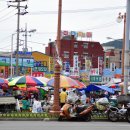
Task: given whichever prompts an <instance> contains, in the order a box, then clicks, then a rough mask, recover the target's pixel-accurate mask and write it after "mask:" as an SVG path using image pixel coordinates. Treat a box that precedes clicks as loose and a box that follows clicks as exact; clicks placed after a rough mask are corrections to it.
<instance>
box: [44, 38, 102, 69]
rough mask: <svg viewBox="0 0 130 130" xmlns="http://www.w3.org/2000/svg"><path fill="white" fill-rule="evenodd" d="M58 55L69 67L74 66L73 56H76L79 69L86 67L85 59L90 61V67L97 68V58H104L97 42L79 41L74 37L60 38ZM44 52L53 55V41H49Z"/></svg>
mask: <svg viewBox="0 0 130 130" xmlns="http://www.w3.org/2000/svg"><path fill="white" fill-rule="evenodd" d="M59 48H60V52H59V56H60V58H61V59H62V62H63V65H64V63H66V62H67V63H69V65H70V67H74V56H78V67H79V69H80V70H84V69H85V68H86V63H85V61H86V59H89V60H90V61H91V67H92V68H98V58H99V57H102V59H104V51H103V48H102V46H101V45H100V43H99V42H94V41H79V40H76V39H75V38H74V37H67V38H63V39H61V42H60V45H59ZM46 54H47V55H50V56H55V43H54V42H50V43H49V44H48V47H46Z"/></svg>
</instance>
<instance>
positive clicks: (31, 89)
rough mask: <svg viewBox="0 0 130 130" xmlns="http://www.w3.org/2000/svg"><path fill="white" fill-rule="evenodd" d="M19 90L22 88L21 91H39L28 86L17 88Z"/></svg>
mask: <svg viewBox="0 0 130 130" xmlns="http://www.w3.org/2000/svg"><path fill="white" fill-rule="evenodd" d="M19 90H22V91H28V92H38V91H39V90H38V89H37V88H36V87H30V88H19Z"/></svg>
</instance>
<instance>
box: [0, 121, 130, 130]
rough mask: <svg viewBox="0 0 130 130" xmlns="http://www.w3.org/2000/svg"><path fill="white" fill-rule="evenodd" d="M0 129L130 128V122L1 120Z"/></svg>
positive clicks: (95, 129)
mask: <svg viewBox="0 0 130 130" xmlns="http://www.w3.org/2000/svg"><path fill="white" fill-rule="evenodd" d="M0 130H130V123H127V122H116V123H113V122H107V121H102V122H99V121H91V122H57V121H0Z"/></svg>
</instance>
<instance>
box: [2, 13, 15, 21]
mask: <svg viewBox="0 0 130 130" xmlns="http://www.w3.org/2000/svg"><path fill="white" fill-rule="evenodd" d="M13 16H15V15H11V16H9V17H7V18H5V19H3V20H0V22H4V21H6V20H8V19H10V18H12V17H13Z"/></svg>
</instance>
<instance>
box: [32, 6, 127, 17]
mask: <svg viewBox="0 0 130 130" xmlns="http://www.w3.org/2000/svg"><path fill="white" fill-rule="evenodd" d="M125 7H126V6H118V7H106V8H92V9H76V10H63V11H62V13H85V12H95V11H112V10H117V9H124V8H125ZM57 13H58V12H57V11H37V12H30V13H29V15H40V14H57Z"/></svg>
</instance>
